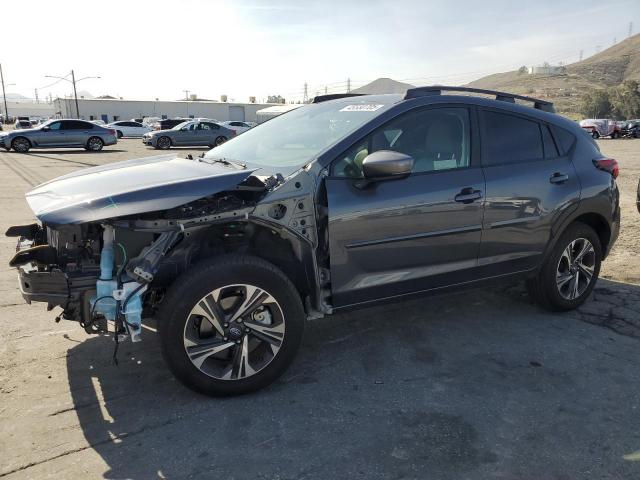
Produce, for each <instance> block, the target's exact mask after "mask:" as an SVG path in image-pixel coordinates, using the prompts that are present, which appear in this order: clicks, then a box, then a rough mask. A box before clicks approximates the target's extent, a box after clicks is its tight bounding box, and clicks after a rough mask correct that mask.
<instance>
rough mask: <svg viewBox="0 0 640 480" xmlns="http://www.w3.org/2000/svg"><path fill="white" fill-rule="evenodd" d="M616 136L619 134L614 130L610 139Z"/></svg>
mask: <svg viewBox="0 0 640 480" xmlns="http://www.w3.org/2000/svg"><path fill="white" fill-rule="evenodd" d="M618 137H619V135H618V132H616V131H614V132H613V133H612V134H611V139H612V140H615V139H616V138H618Z"/></svg>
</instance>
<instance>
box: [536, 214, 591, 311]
mask: <svg viewBox="0 0 640 480" xmlns="http://www.w3.org/2000/svg"><path fill="white" fill-rule="evenodd" d="M601 261H602V247H601V245H600V239H599V238H598V235H597V234H596V232H595V231H594V230H593V229H592V228H591V227H590V226H588V225H585V224H583V223H574V224H573V225H571V226H569V228H567V230H566V231H565V232H564V233H563V234H562V236H561V237H560V238H559V239H558V242H557V243H556V245H555V246H554V248H553V251H552V252H551V254H550V255H549V256H548V257H547V259H546V260H545V261H544V263H543V265H542V267H541V269H540V271H539V273H538V274H537V275H536V277H534V278H531V279H529V280H528V281H527V288H528V290H529V294H530V295H531V296H532V297H533V299H534V300H536V301H537V302H538V303H539V304H540V305H541V306H542V307H544V308H546V309H548V310H552V311H566V310H572V309H574V308H577V307H579V306H580V305H582V304H583V303H584V301H585V300H586V299H587V297H588V296H589V295H590V294H591V291H592V290H593V287H594V286H595V284H596V281H597V280H598V275H599V274H600V263H601Z"/></svg>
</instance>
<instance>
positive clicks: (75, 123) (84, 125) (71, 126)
mask: <svg viewBox="0 0 640 480" xmlns="http://www.w3.org/2000/svg"><path fill="white" fill-rule="evenodd" d="M91 128H93V123H88V122H82V121H80V120H64V121H63V122H62V130H89V129H91Z"/></svg>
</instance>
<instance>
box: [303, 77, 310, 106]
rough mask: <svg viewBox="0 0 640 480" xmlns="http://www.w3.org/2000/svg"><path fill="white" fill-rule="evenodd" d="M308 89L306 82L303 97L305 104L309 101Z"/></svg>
mask: <svg viewBox="0 0 640 480" xmlns="http://www.w3.org/2000/svg"><path fill="white" fill-rule="evenodd" d="M307 88H308V85H307V82H304V97H302V101H303V102H304V103H307V100H309V93H308V92H307Z"/></svg>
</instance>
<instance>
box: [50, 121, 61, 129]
mask: <svg viewBox="0 0 640 480" xmlns="http://www.w3.org/2000/svg"><path fill="white" fill-rule="evenodd" d="M61 127H62V122H53V123H50V124H49V129H50V130H60V128H61Z"/></svg>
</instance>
